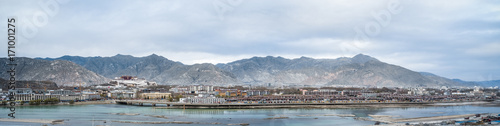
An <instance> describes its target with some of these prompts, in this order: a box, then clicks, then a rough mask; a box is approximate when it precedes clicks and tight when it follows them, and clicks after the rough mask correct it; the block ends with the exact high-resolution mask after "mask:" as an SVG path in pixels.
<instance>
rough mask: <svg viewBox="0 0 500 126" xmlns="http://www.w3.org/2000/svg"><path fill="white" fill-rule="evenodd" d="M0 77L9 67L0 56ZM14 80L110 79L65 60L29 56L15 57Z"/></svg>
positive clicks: (62, 82) (74, 81)
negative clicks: (49, 59) (0, 63)
mask: <svg viewBox="0 0 500 126" xmlns="http://www.w3.org/2000/svg"><path fill="white" fill-rule="evenodd" d="M0 62H2V63H4V64H2V65H0V69H2V71H0V77H1V78H3V79H8V78H9V77H10V76H9V73H8V72H7V71H6V70H7V69H10V66H7V64H6V63H7V58H0ZM16 63H17V67H16V80H19V81H23V80H24V81H52V82H55V83H57V85H58V86H73V85H79V83H82V84H83V85H91V84H101V83H106V82H108V81H109V80H110V79H108V78H106V77H103V76H101V75H99V74H96V73H94V72H92V71H89V70H87V69H85V68H84V67H82V66H80V65H78V64H75V63H73V62H70V61H66V60H54V61H48V60H41V59H31V58H23V57H20V58H16Z"/></svg>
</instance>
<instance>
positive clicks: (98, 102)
mask: <svg viewBox="0 0 500 126" xmlns="http://www.w3.org/2000/svg"><path fill="white" fill-rule="evenodd" d="M96 104H115V100H105V101H84V102H75V103H74V104H70V103H68V102H61V103H58V104H40V105H30V104H28V103H25V104H23V105H21V104H19V103H17V104H16V107H19V106H50V105H96ZM2 106H8V105H0V107H2Z"/></svg>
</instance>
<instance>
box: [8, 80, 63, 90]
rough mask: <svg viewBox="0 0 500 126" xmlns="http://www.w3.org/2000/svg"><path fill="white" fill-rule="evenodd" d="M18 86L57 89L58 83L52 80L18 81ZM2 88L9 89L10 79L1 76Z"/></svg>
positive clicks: (16, 85)
mask: <svg viewBox="0 0 500 126" xmlns="http://www.w3.org/2000/svg"><path fill="white" fill-rule="evenodd" d="M15 87H16V88H28V87H29V88H31V89H47V90H51V89H52V90H53V89H57V87H58V86H57V84H56V83H55V82H52V81H16V84H15ZM0 88H1V89H2V90H4V91H7V90H9V81H7V80H4V79H2V78H0Z"/></svg>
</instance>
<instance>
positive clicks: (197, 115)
mask: <svg viewBox="0 0 500 126" xmlns="http://www.w3.org/2000/svg"><path fill="white" fill-rule="evenodd" d="M0 112H1V113H2V115H3V116H4V117H0V118H8V116H7V113H8V112H9V111H8V108H7V107H2V108H1V109H0ZM475 113H500V106H498V105H489V106H484V105H461V106H435V107H409V108H352V109H155V108H153V107H151V106H131V105H116V104H96V105H56V106H18V107H16V119H62V120H64V123H62V124H55V125H82V126H89V125H110V126H128V125H166V124H133V123H125V122H173V121H184V122H193V124H169V125H178V126H183V125H189V126H197V125H214V126H215V125H228V124H239V123H248V124H250V125H258V126H261V125H262V126H304V125H306V126H307V125H311V126H312V125H314V126H331V125H373V124H374V123H375V122H373V121H363V120H357V119H355V118H356V117H367V118H370V117H369V116H368V115H390V116H394V118H415V117H428V116H445V115H459V114H475ZM352 116H355V117H352ZM163 117H165V118H163ZM273 117H283V118H279V119H269V118H273ZM0 125H37V126H39V125H41V124H39V123H26V122H0ZM48 125H52V124H48Z"/></svg>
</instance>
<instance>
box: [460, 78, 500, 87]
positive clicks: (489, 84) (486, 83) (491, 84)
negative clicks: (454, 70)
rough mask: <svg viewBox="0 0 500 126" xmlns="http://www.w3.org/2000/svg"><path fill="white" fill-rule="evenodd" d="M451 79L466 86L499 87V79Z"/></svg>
mask: <svg viewBox="0 0 500 126" xmlns="http://www.w3.org/2000/svg"><path fill="white" fill-rule="evenodd" d="M452 80H453V81H455V82H458V83H461V84H463V85H467V86H481V87H495V86H499V87H500V80H490V81H463V80H460V79H452Z"/></svg>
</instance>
